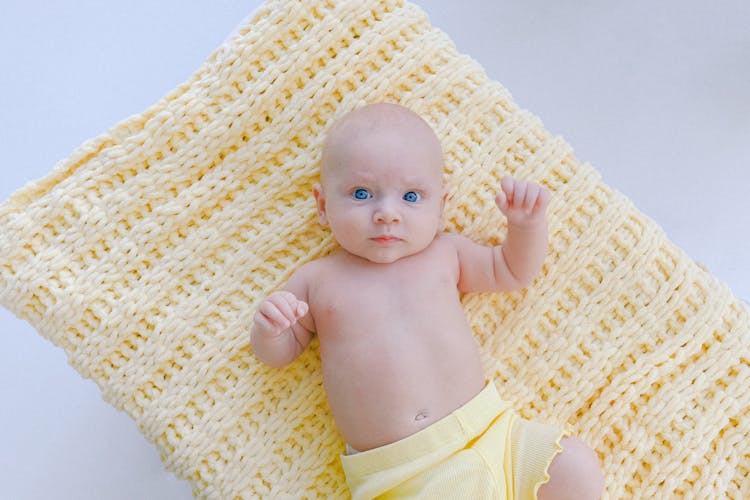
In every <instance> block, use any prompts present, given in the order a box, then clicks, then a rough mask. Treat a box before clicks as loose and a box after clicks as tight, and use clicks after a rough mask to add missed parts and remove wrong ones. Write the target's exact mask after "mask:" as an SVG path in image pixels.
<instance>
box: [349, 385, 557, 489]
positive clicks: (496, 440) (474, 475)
mask: <svg viewBox="0 0 750 500" xmlns="http://www.w3.org/2000/svg"><path fill="white" fill-rule="evenodd" d="M566 435H568V432H567V431H566V430H564V429H560V428H558V427H554V426H550V425H545V424H539V423H535V422H530V421H528V420H525V419H523V418H521V417H520V416H519V415H518V414H517V413H515V412H514V411H513V410H512V409H511V408H510V404H509V403H508V402H507V401H503V400H502V399H501V398H500V395H499V394H498V392H497V388H496V387H495V384H494V383H493V382H489V383H487V385H486V386H485V388H484V389H482V391H481V392H480V393H479V394H477V395H476V396H475V397H474V398H473V399H472V400H471V401H469V402H468V403H466V404H465V405H464V406H462V407H460V408H459V409H457V410H456V411H454V412H453V413H451V414H450V415H448V416H447V417H445V418H443V419H440V420H439V421H437V422H435V423H434V424H432V425H430V426H429V427H427V428H425V429H422V430H421V431H419V432H417V433H415V434H412V435H411V436H408V437H406V438H404V439H401V440H399V441H396V442H395V443H390V444H387V445H385V446H381V447H379V448H374V449H372V450H367V451H363V452H359V453H356V454H353V455H342V456H341V463H342V465H343V468H344V473H345V474H346V482H347V484H348V485H349V489H350V491H351V493H352V497H353V498H354V500H359V499H364V498H375V497H381V498H425V499H434V498H471V499H490V498H493V499H496V498H497V499H499V498H502V499H506V498H507V499H531V498H536V490H537V489H538V488H539V486H540V485H541V484H543V483H544V482H545V481H547V480H548V479H549V476H548V475H547V467H549V464H550V463H551V462H552V459H553V458H554V456H555V455H556V454H557V453H558V452H560V451H561V450H562V447H561V446H560V440H561V439H562V438H563V437H564V436H566Z"/></svg>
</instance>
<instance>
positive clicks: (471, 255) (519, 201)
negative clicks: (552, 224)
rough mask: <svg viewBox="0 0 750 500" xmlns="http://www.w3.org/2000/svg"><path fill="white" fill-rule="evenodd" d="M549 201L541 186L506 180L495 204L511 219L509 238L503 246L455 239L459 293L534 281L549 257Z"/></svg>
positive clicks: (504, 288)
mask: <svg viewBox="0 0 750 500" xmlns="http://www.w3.org/2000/svg"><path fill="white" fill-rule="evenodd" d="M549 199H550V192H549V190H548V189H547V188H545V187H543V186H540V185H539V184H536V183H533V182H525V181H519V180H516V179H513V178H511V177H506V178H504V179H503V181H502V184H501V190H500V191H499V192H498V194H497V197H496V198H495V202H496V204H497V206H498V208H499V209H500V211H501V212H502V213H503V214H504V215H505V216H506V217H507V218H508V235H507V237H506V239H505V242H504V243H503V245H502V246H496V247H486V246H482V245H479V244H477V243H474V242H473V241H471V240H470V239H468V238H464V237H462V236H461V237H455V242H456V246H457V250H458V260H459V268H460V271H459V272H460V278H459V282H458V287H459V290H461V291H463V292H469V291H508V290H518V289H521V288H524V287H526V286H528V285H530V284H531V283H532V282H533V281H534V279H535V278H536V277H537V276H538V275H539V272H540V271H541V269H542V264H543V263H544V258H545V256H546V255H547V213H546V212H547V205H548V204H549Z"/></svg>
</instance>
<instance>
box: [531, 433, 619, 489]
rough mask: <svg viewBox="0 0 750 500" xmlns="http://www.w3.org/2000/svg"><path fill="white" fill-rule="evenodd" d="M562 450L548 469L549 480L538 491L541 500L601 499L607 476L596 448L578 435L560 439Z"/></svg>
mask: <svg viewBox="0 0 750 500" xmlns="http://www.w3.org/2000/svg"><path fill="white" fill-rule="evenodd" d="M560 444H561V445H562V451H561V452H560V453H558V454H557V455H555V457H554V458H553V459H552V463H550V465H549V469H548V470H547V472H548V474H549V481H547V482H546V483H544V484H542V485H541V487H540V488H539V490H538V492H537V498H538V499H539V500H547V499H556V500H563V499H571V500H572V499H578V500H587V499H592V500H593V499H598V498H599V497H601V494H602V491H603V490H604V477H603V475H602V470H601V467H600V465H599V458H598V457H597V456H596V453H595V452H594V450H592V449H591V448H589V446H588V445H587V444H586V443H584V442H583V441H582V440H580V439H579V438H577V437H566V438H563V439H562V440H560Z"/></svg>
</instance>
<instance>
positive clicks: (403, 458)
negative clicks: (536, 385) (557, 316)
mask: <svg viewBox="0 0 750 500" xmlns="http://www.w3.org/2000/svg"><path fill="white" fill-rule="evenodd" d="M509 408H510V403H509V402H507V401H504V400H503V399H502V398H500V395H499V394H498V392H497V388H496V387H495V383H494V381H488V382H487V383H486V385H485V387H484V389H482V390H481V391H480V392H479V393H478V394H477V395H476V396H474V397H473V398H472V399H471V400H470V401H469V402H467V403H466V404H464V405H463V406H461V407H460V408H458V409H457V410H455V411H454V412H453V413H451V414H450V415H447V416H446V417H444V418H442V419H440V420H438V421H437V422H435V423H433V424H432V425H430V426H428V427H425V428H424V429H422V430H420V431H418V432H416V433H414V434H412V435H411V436H407V437H405V438H403V439H401V440H399V441H395V442H393V443H390V444H387V445H384V446H380V447H378V448H373V449H372V450H366V451H363V452H359V453H357V454H354V455H342V457H341V461H342V465H343V467H344V471H345V473H346V475H347V477H358V478H363V477H364V476H367V475H370V474H373V473H376V472H380V471H383V470H384V469H389V468H394V467H399V466H400V465H402V464H406V463H413V462H419V461H421V460H423V459H426V458H428V457H430V456H432V458H435V457H434V455H435V454H440V455H442V454H445V455H446V456H448V455H450V454H451V453H454V452H455V451H456V450H458V449H461V448H463V447H464V446H465V443H466V442H467V441H469V440H471V439H474V438H475V437H477V436H479V435H481V434H482V433H483V432H484V431H485V430H486V429H487V428H488V427H489V426H490V424H491V423H492V421H493V420H495V419H496V418H497V417H498V416H499V415H500V414H502V413H503V412H505V411H506V410H507V409H509Z"/></svg>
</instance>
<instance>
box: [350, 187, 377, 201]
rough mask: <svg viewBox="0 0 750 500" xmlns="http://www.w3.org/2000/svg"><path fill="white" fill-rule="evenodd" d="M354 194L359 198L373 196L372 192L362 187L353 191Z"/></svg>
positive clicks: (364, 198) (366, 198) (363, 198)
mask: <svg viewBox="0 0 750 500" xmlns="http://www.w3.org/2000/svg"><path fill="white" fill-rule="evenodd" d="M352 196H354V198H355V199H357V200H369V199H370V198H372V195H371V194H370V192H369V191H368V190H366V189H362V188H359V189H355V190H354V192H353V193H352Z"/></svg>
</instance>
